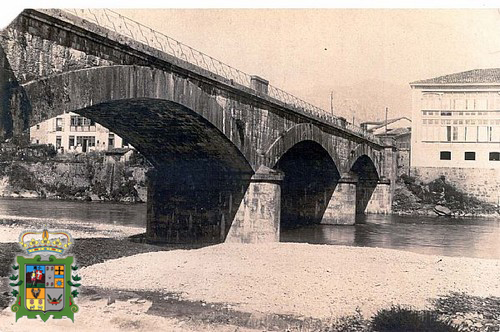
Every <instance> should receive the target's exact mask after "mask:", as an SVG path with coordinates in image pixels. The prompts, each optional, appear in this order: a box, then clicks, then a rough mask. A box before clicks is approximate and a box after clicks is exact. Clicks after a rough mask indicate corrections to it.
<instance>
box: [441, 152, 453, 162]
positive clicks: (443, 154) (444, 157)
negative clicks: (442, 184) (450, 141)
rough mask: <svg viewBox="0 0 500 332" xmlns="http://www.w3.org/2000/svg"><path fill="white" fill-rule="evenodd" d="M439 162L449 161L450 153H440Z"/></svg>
mask: <svg viewBox="0 0 500 332" xmlns="http://www.w3.org/2000/svg"><path fill="white" fill-rule="evenodd" d="M439 159H440V160H451V151H441V152H440V153H439Z"/></svg>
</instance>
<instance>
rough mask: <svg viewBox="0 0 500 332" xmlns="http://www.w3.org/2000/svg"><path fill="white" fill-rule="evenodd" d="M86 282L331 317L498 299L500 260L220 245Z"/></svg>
mask: <svg viewBox="0 0 500 332" xmlns="http://www.w3.org/2000/svg"><path fill="white" fill-rule="evenodd" d="M80 274H81V275H82V277H83V279H82V280H83V281H84V284H85V286H95V287H105V288H111V289H135V290H152V291H165V292H174V293H179V294H181V295H182V297H183V298H185V299H188V300H203V301H207V302H214V303H229V304H231V305H232V306H234V308H236V309H238V310H243V311H250V312H262V313H277V314H285V315H286V314H290V315H294V316H302V317H304V316H305V317H315V318H320V319H323V318H331V317H338V316H344V315H349V314H352V313H354V312H355V310H356V308H357V307H359V308H360V309H361V311H362V313H363V314H364V315H365V316H366V317H369V316H371V315H372V314H373V313H374V312H376V311H377V310H378V309H381V308H386V307H389V306H390V305H391V304H400V305H410V306H413V307H415V308H417V309H423V308H426V307H430V305H431V302H429V299H431V298H437V297H438V296H442V295H445V294H448V293H449V292H464V293H467V294H470V295H475V296H500V279H499V278H498V277H499V276H500V261H498V260H482V259H472V258H456V257H440V256H427V255H419V254H413V253H408V252H402V251H396V250H388V249H377V248H354V247H342V246H327V245H323V246H322V245H309V244H292V243H279V244H268V245H235V244H222V245H216V246H211V247H205V248H202V249H196V250H173V251H168V252H152V253H144V254H138V255H134V256H130V257H124V258H120V259H116V260H110V261H107V262H104V263H102V264H96V265H92V266H89V267H86V268H84V269H82V270H81V273H80Z"/></svg>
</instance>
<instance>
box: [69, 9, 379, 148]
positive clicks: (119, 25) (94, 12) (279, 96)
mask: <svg viewBox="0 0 500 332" xmlns="http://www.w3.org/2000/svg"><path fill="white" fill-rule="evenodd" d="M63 11H65V12H68V13H70V14H73V15H75V16H77V17H80V18H82V19H85V20H87V21H90V22H92V23H95V24H97V25H98V26H101V27H104V28H106V29H109V30H111V31H114V32H116V33H118V34H121V35H124V36H127V37H129V38H131V39H133V40H135V41H138V42H141V43H143V44H145V45H148V46H149V47H152V48H155V49H157V50H161V51H162V52H164V53H167V54H169V55H171V56H174V57H176V58H178V59H181V60H183V61H186V62H188V63H190V64H193V65H196V66H198V67H200V68H203V69H205V70H207V71H209V72H211V73H215V74H217V75H219V76H221V77H224V78H226V79H229V80H233V81H234V82H236V83H239V84H240V85H243V86H246V87H248V88H251V89H252V85H251V75H249V74H247V73H245V72H243V71H241V70H238V69H236V68H234V67H231V66H229V65H227V64H225V63H223V62H221V61H219V60H217V59H215V58H213V57H211V56H209V55H207V54H205V53H203V52H200V51H198V50H195V49H194V48H192V47H189V46H187V45H185V44H183V43H181V42H179V41H177V40H175V39H173V38H170V37H168V36H166V35H164V34H162V33H160V32H158V31H155V30H153V29H151V28H149V27H147V26H145V25H143V24H141V23H139V22H136V21H134V20H132V19H130V18H127V17H125V16H123V15H121V14H119V13H116V12H114V11H112V10H109V9H63ZM268 95H269V96H270V97H272V98H274V99H276V100H279V101H281V102H282V103H284V104H286V105H288V106H292V107H294V108H296V109H299V110H301V111H302V112H304V113H307V114H310V115H311V116H312V117H314V118H319V119H321V120H323V121H325V122H327V123H329V124H331V125H333V126H335V127H339V128H343V129H345V130H347V131H351V132H353V133H354V134H356V135H358V136H362V137H364V138H366V139H368V140H371V141H374V142H379V140H378V139H377V138H376V137H375V136H373V135H372V134H371V133H369V132H367V131H365V130H363V129H362V128H360V127H358V126H355V125H353V124H351V123H349V122H347V121H345V120H344V119H342V118H339V117H336V116H334V115H333V114H331V113H329V112H326V111H325V110H323V109H321V108H319V107H316V106H314V105H312V104H311V103H308V102H306V101H304V100H302V99H300V98H298V97H296V96H294V95H292V94H290V93H288V92H286V91H283V90H281V89H279V88H277V87H274V86H272V85H269V87H268Z"/></svg>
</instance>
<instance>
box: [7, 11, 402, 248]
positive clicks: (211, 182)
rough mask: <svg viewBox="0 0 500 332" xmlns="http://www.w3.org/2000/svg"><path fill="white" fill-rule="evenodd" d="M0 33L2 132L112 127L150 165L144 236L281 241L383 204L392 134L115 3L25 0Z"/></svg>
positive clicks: (386, 208)
mask: <svg viewBox="0 0 500 332" xmlns="http://www.w3.org/2000/svg"><path fill="white" fill-rule="evenodd" d="M99 15H101V16H99ZM110 16H112V17H110ZM0 38H1V39H0V65H1V66H0V132H1V135H2V137H3V138H4V139H5V138H10V137H13V136H17V135H20V134H22V133H23V132H25V131H27V130H28V129H29V127H30V126H32V125H34V124H36V123H38V122H40V121H43V120H46V119H49V118H51V117H54V116H57V115H59V114H62V113H63V112H76V113H78V114H81V115H83V116H85V117H88V118H91V119H93V120H95V121H96V122H98V123H100V124H102V125H104V126H106V127H108V128H109V129H110V130H112V131H113V132H115V133H117V134H118V135H120V136H121V137H123V138H124V139H125V140H127V141H128V142H130V143H131V144H132V145H133V146H134V147H135V148H136V149H137V150H138V151H140V152H141V153H142V154H143V155H144V156H145V157H146V158H147V159H148V160H149V161H150V162H151V163H152V164H153V165H154V171H152V172H150V174H148V203H147V204H148V216H147V237H148V239H149V240H150V241H166V242H178V243H193V242H203V243H211V242H223V241H232V242H263V241H279V232H280V228H282V227H297V226H301V225H307V224H313V223H324V224H347V225H352V224H354V223H355V220H356V219H355V218H356V214H363V213H389V212H390V211H391V201H392V184H393V183H394V175H395V158H394V148H393V145H392V143H391V142H381V141H379V140H377V139H375V138H374V137H371V136H369V135H367V134H366V133H364V132H363V131H361V130H360V129H359V128H357V127H355V126H353V125H352V124H350V123H348V122H346V121H345V120H344V119H342V118H337V117H334V116H332V115H327V113H326V112H323V111H322V110H320V109H318V108H316V107H314V106H312V105H310V104H308V103H306V102H304V101H302V100H300V99H298V98H296V97H294V96H291V95H289V94H287V93H286V92H284V91H282V90H279V89H277V88H275V87H273V86H271V85H269V84H268V82H267V81H266V80H264V79H262V78H260V77H258V76H250V75H247V74H244V73H242V72H240V71H238V70H236V69H234V68H231V67H229V66H227V65H225V64H223V63H221V62H220V61H218V60H215V59H213V58H211V57H209V56H207V55H205V54H203V53H201V52H198V51H195V50H193V49H191V48H189V47H187V46H185V45H183V44H181V43H178V42H176V41H175V40H172V39H170V38H168V37H166V36H164V35H161V34H159V33H157V32H154V31H151V30H148V29H147V28H145V27H144V26H141V25H139V24H137V23H136V22H133V21H130V20H127V19H125V18H123V17H121V16H119V15H117V14H116V13H113V12H111V11H100V12H85V11H81V12H80V13H79V12H77V11H74V12H69V11H61V10H25V11H23V12H22V13H21V14H20V15H19V16H18V17H17V18H16V19H15V20H14V21H13V22H12V24H10V25H9V26H8V27H7V28H6V29H4V30H3V31H2V32H1V37H0Z"/></svg>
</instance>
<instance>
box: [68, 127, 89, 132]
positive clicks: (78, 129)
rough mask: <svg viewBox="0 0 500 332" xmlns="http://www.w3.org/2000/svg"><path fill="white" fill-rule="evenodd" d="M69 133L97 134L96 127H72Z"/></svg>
mask: <svg viewBox="0 0 500 332" xmlns="http://www.w3.org/2000/svg"><path fill="white" fill-rule="evenodd" d="M69 131H73V132H95V131H96V127H95V126H70V127H69Z"/></svg>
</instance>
